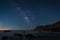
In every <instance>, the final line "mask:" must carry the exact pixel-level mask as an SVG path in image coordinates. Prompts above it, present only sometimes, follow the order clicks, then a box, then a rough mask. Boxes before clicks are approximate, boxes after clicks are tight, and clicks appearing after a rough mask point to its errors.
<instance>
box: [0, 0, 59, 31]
mask: <svg viewBox="0 0 60 40" xmlns="http://www.w3.org/2000/svg"><path fill="white" fill-rule="evenodd" d="M59 20H60V1H59V0H0V27H1V28H5V29H6V28H10V29H21V30H25V29H27V30H28V29H32V28H34V27H35V26H37V25H47V24H52V23H55V22H57V21H59Z"/></svg>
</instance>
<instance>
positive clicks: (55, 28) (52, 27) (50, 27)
mask: <svg viewBox="0 0 60 40" xmlns="http://www.w3.org/2000/svg"><path fill="white" fill-rule="evenodd" d="M34 30H50V31H59V32H60V21H58V22H56V23H54V24H50V25H46V26H37V27H36V28H34Z"/></svg>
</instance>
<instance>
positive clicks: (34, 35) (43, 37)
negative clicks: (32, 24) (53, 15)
mask: <svg viewBox="0 0 60 40" xmlns="http://www.w3.org/2000/svg"><path fill="white" fill-rule="evenodd" d="M49 39H51V40H55V39H60V32H51V31H31V30H30V31H29V30H26V31H24V30H21V31H19V30H18V31H16V30H14V31H13V30H11V31H10V30H9V31H0V40H49Z"/></svg>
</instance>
